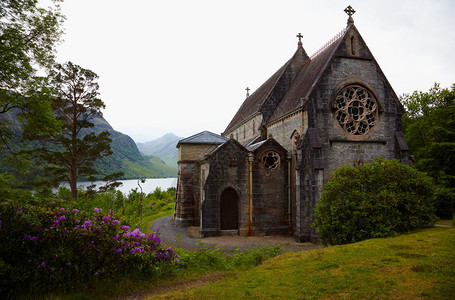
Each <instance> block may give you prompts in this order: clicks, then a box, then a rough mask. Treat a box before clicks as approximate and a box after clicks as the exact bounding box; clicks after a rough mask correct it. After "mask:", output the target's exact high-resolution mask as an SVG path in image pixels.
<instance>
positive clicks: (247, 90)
mask: <svg viewBox="0 0 455 300" xmlns="http://www.w3.org/2000/svg"><path fill="white" fill-rule="evenodd" d="M245 90H246V97H247V98H248V97H249V96H250V88H249V87H247V88H246V89H245Z"/></svg>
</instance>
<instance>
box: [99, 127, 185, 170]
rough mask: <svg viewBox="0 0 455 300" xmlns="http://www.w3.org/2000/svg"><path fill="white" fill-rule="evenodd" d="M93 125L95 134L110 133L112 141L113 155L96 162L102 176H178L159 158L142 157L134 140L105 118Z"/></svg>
mask: <svg viewBox="0 0 455 300" xmlns="http://www.w3.org/2000/svg"><path fill="white" fill-rule="evenodd" d="M93 123H94V124H95V126H94V128H93V130H94V131H95V132H100V131H108V132H109V133H110V138H111V139H112V144H111V149H112V151H113V154H112V155H110V156H108V157H105V158H103V159H101V160H99V161H97V162H96V169H97V170H98V171H99V172H100V174H102V175H107V174H110V173H114V172H123V173H124V177H122V179H133V178H139V177H147V178H158V177H175V176H177V169H176V168H172V167H169V166H168V165H166V163H165V162H164V161H162V160H161V159H159V158H158V157H155V156H142V154H141V153H140V152H139V149H138V148H137V146H136V143H135V142H134V141H133V139H132V138H131V137H129V136H128V135H126V134H123V133H121V132H118V131H115V130H114V129H113V128H112V126H111V125H110V124H109V123H108V122H107V121H106V120H105V119H104V118H96V119H94V121H93ZM99 177H102V176H99Z"/></svg>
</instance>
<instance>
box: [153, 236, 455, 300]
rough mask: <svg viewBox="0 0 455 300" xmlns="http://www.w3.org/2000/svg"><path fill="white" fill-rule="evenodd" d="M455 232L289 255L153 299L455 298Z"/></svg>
mask: <svg viewBox="0 0 455 300" xmlns="http://www.w3.org/2000/svg"><path fill="white" fill-rule="evenodd" d="M454 253H455V228H453V227H452V228H438V227H436V228H431V229H425V230H422V231H418V232H415V233H412V234H407V235H402V236H398V237H394V238H384V239H371V240H367V241H363V242H360V243H355V244H350V245H343V246H333V247H327V248H323V249H317V250H312V251H302V252H296V253H294V252H289V253H285V254H283V255H279V256H277V257H274V258H272V259H270V260H268V261H266V262H265V263H263V264H262V265H260V266H258V267H255V268H252V269H250V270H248V271H243V272H240V273H238V274H237V275H233V276H232V277H231V278H228V279H223V280H220V281H219V282H216V283H209V284H205V285H201V286H198V287H193V288H189V289H183V290H177V291H171V292H166V293H163V294H161V295H153V299H183V298H184V299H228V298H229V299H237V298H239V299H245V298H252V299H272V298H284V299H294V298H305V299H319V298H324V299H327V298H349V299H353V298H354V299H365V298H381V299H385V298H387V299H388V298H401V299H403V298H404V299H416V298H427V299H449V298H452V297H453V295H455V255H454Z"/></svg>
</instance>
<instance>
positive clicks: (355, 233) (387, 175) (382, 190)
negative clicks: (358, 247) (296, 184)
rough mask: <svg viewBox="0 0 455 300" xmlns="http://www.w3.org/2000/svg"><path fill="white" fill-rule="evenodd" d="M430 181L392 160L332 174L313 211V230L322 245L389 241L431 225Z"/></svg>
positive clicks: (431, 188) (419, 173)
mask: <svg viewBox="0 0 455 300" xmlns="http://www.w3.org/2000/svg"><path fill="white" fill-rule="evenodd" d="M434 191H435V185H434V183H433V181H432V179H431V178H430V177H428V176H426V175H425V174H424V173H422V172H419V171H417V170H415V169H413V168H411V167H409V166H407V165H404V164H402V163H400V162H399V161H397V160H386V159H384V158H378V159H375V160H373V162H371V163H369V164H363V165H359V166H356V167H351V166H344V167H341V168H339V169H338V170H336V171H335V172H333V174H332V175H331V178H330V179H329V180H328V181H327V183H326V184H325V185H324V188H323V190H322V196H321V198H320V199H319V202H318V204H317V206H316V209H315V213H314V217H315V222H314V223H313V226H314V227H316V228H317V233H318V236H319V238H320V239H321V240H322V242H323V243H324V244H332V245H336V244H347V243H353V242H358V241H361V240H365V239H369V238H379V237H387V236H393V235H397V234H400V233H404V232H408V231H411V230H413V229H415V228H421V227H423V226H427V225H429V224H431V223H434V221H435V218H436V216H435V214H434V212H435V209H434Z"/></svg>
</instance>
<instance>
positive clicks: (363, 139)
mask: <svg viewBox="0 0 455 300" xmlns="http://www.w3.org/2000/svg"><path fill="white" fill-rule="evenodd" d="M345 12H346V13H347V14H348V15H349V19H348V24H347V27H346V28H344V29H343V30H342V31H341V32H340V33H339V34H338V35H337V36H335V37H334V38H333V39H332V40H331V41H330V42H329V43H327V44H326V45H325V46H324V47H323V48H321V49H320V50H319V51H318V52H317V53H315V54H314V55H313V56H311V57H310V56H308V55H307V53H306V51H305V49H304V48H303V46H302V42H301V38H302V36H301V35H300V34H298V35H297V37H298V46H297V51H296V52H295V53H294V54H293V55H292V56H291V58H290V59H289V60H288V61H287V62H286V63H285V64H284V65H283V66H282V67H281V68H280V69H279V70H278V71H276V73H275V74H273V75H272V76H271V77H270V78H269V79H268V80H267V81H266V82H264V83H263V84H262V85H261V86H260V87H259V88H258V89H257V90H256V91H255V92H254V93H252V94H251V95H248V94H247V98H246V100H245V101H244V102H243V104H242V105H241V107H240V108H239V110H238V111H237V113H236V114H235V115H234V117H233V118H232V121H231V122H230V123H229V124H228V125H227V127H226V129H225V131H224V132H223V133H222V134H221V135H218V134H214V133H211V132H209V131H204V132H201V133H198V134H195V135H193V136H190V137H188V138H185V139H182V140H180V141H179V143H178V145H177V148H178V150H179V161H178V165H179V173H178V183H177V199H176V210H175V216H174V218H175V224H176V225H177V226H198V227H199V231H200V234H201V236H203V237H207V236H219V235H222V234H239V235H241V236H251V235H293V236H294V237H295V239H296V241H299V242H306V241H316V240H317V235H316V230H315V229H314V228H313V227H312V225H311V224H312V223H313V211H314V208H315V205H316V203H317V201H318V199H319V197H320V195H321V189H322V186H323V185H324V182H326V181H327V180H328V178H329V175H330V174H331V173H332V172H333V171H334V170H336V169H337V168H339V167H341V166H343V165H346V164H348V165H355V164H359V163H367V162H370V161H371V160H372V159H373V158H375V157H385V158H387V159H400V160H401V161H402V162H404V163H409V161H408V153H407V152H408V147H407V144H406V142H405V140H404V137H403V134H402V132H401V116H402V114H403V113H404V108H403V106H402V104H401V103H400V101H399V99H398V97H397V95H396V94H395V92H394V91H393V89H392V87H391V86H390V84H389V82H388V80H387V78H386V76H385V75H384V73H383V72H382V70H381V68H380V67H379V65H378V63H377V62H376V60H375V58H374V56H373V54H372V53H371V51H370V50H369V49H368V47H367V45H366V44H365V41H364V40H363V38H362V36H361V35H360V33H359V31H358V30H357V28H356V26H355V25H354V21H353V19H352V14H353V13H354V10H353V9H352V8H351V7H350V6H349V7H348V8H347V9H346V10H345ZM247 90H248V89H247Z"/></svg>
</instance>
